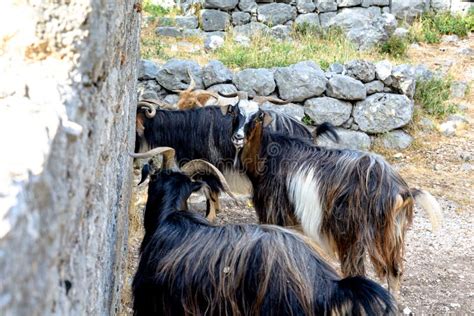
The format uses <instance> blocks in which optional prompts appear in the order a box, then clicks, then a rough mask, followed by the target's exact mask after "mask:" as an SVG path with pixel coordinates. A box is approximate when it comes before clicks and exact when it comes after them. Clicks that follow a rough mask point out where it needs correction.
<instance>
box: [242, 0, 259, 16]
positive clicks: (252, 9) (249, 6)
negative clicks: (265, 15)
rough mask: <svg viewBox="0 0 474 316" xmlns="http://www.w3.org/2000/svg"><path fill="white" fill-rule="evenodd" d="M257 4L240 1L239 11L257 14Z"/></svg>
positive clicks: (245, 0) (247, 0) (244, 0)
mask: <svg viewBox="0 0 474 316" xmlns="http://www.w3.org/2000/svg"><path fill="white" fill-rule="evenodd" d="M257 8H258V6H257V3H256V2H255V0H240V1H239V9H240V10H242V11H244V12H249V13H257Z"/></svg>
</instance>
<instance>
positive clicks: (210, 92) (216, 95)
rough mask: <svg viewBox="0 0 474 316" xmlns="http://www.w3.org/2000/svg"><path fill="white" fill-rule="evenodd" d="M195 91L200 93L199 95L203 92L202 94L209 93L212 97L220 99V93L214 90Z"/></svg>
mask: <svg viewBox="0 0 474 316" xmlns="http://www.w3.org/2000/svg"><path fill="white" fill-rule="evenodd" d="M195 92H196V93H197V94H199V95H201V94H202V95H209V96H211V97H213V98H216V99H219V95H218V94H217V93H214V92H212V91H207V90H196V91H195Z"/></svg>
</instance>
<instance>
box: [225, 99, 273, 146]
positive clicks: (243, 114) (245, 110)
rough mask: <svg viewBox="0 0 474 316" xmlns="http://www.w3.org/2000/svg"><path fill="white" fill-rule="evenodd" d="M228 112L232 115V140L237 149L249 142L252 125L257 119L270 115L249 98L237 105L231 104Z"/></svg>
mask: <svg viewBox="0 0 474 316" xmlns="http://www.w3.org/2000/svg"><path fill="white" fill-rule="evenodd" d="M227 114H230V115H231V116H232V137H231V140H232V143H233V144H234V146H235V148H236V149H241V148H242V147H244V145H245V144H246V143H247V141H248V135H249V131H250V130H251V126H253V125H254V123H255V122H256V121H257V120H262V119H263V118H264V117H270V116H269V115H265V112H263V111H261V110H260V108H259V107H258V103H257V102H254V101H249V100H240V101H239V102H238V103H237V104H236V105H229V106H228V108H227ZM264 125H267V124H264Z"/></svg>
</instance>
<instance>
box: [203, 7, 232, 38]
mask: <svg viewBox="0 0 474 316" xmlns="http://www.w3.org/2000/svg"><path fill="white" fill-rule="evenodd" d="M200 16H201V26H202V29H203V30H204V31H206V32H208V31H224V30H225V29H226V28H227V27H228V26H229V25H230V15H229V14H228V13H225V12H222V11H218V10H208V9H205V10H201V11H200Z"/></svg>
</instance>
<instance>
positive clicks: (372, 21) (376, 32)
mask: <svg viewBox="0 0 474 316" xmlns="http://www.w3.org/2000/svg"><path fill="white" fill-rule="evenodd" d="M371 8H372V7H371ZM369 12H370V10H369ZM377 12H378V11H377ZM371 15H372V16H373V13H371V14H369V15H368V16H369V20H368V22H366V23H365V25H364V26H362V27H356V28H353V29H350V30H348V31H347V32H346V35H347V37H348V38H349V39H350V40H351V41H353V42H354V43H355V44H356V46H357V47H358V48H359V49H361V50H366V49H370V48H372V47H374V46H376V45H379V44H380V43H383V42H385V41H387V40H388V39H389V38H390V36H392V34H393V32H394V31H395V29H396V27H397V20H396V19H395V17H394V16H393V15H392V14H390V13H383V14H381V15H378V16H375V18H370V16H371ZM336 17H337V16H336ZM359 17H360V15H359ZM366 21H367V20H366Z"/></svg>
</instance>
